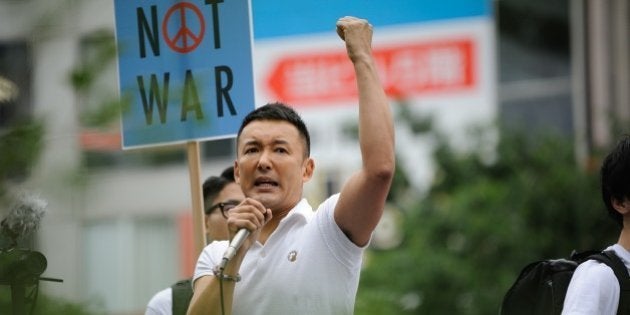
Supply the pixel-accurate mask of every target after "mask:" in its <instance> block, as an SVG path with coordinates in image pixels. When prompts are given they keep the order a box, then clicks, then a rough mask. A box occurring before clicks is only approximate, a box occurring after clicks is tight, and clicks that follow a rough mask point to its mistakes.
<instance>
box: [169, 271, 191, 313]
mask: <svg viewBox="0 0 630 315" xmlns="http://www.w3.org/2000/svg"><path fill="white" fill-rule="evenodd" d="M171 290H172V294H171V295H172V300H173V306H172V310H173V315H186V311H187V310H188V304H190V300H191V299H192V295H193V290H192V283H191V280H190V279H186V280H180V281H177V282H176V283H174V284H173V285H172V286H171Z"/></svg>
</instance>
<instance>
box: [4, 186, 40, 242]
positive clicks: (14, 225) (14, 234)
mask: <svg viewBox="0 0 630 315" xmlns="http://www.w3.org/2000/svg"><path fill="white" fill-rule="evenodd" d="M47 206H48V203H47V202H46V201H45V200H44V199H42V198H40V197H39V196H36V195H33V194H28V193H19V194H18V195H17V196H16V197H15V199H14V200H13V202H12V203H11V206H10V207H9V212H8V213H7V215H6V216H5V217H4V219H2V221H1V222H0V232H2V234H4V235H6V236H8V237H9V238H11V240H12V245H13V246H15V245H16V244H17V240H18V239H19V238H23V237H27V236H29V235H30V234H31V233H33V232H34V231H35V230H37V228H38V227H39V221H40V220H41V218H42V217H43V216H44V210H45V209H46V207H47Z"/></svg>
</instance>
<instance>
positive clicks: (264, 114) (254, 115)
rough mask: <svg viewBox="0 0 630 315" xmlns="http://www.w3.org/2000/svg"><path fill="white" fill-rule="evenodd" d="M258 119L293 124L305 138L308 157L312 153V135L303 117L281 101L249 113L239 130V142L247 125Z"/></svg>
mask: <svg viewBox="0 0 630 315" xmlns="http://www.w3.org/2000/svg"><path fill="white" fill-rule="evenodd" d="M256 120H281V121H286V122H288V123H290V124H292V125H293V126H295V128H297V130H298V132H299V133H300V136H301V137H302V138H303V140H304V148H305V150H304V153H305V154H306V156H307V157H308V156H310V155H311V136H310V135H309V134H308V129H306V125H305V124H304V121H302V118H301V117H300V115H298V113H297V112H295V110H293V109H292V108H291V107H289V106H287V105H286V104H283V103H280V102H275V103H268V104H266V105H264V106H262V107H259V108H257V109H255V110H253V111H252V112H251V113H249V114H247V116H245V118H244V119H243V122H242V123H241V128H240V129H239V130H238V136H237V137H236V140H237V143H238V139H239V138H240V137H241V132H243V129H244V128H245V126H247V125H248V124H249V123H251V122H252V121H256Z"/></svg>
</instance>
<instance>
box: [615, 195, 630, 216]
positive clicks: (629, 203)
mask: <svg viewBox="0 0 630 315" xmlns="http://www.w3.org/2000/svg"><path fill="white" fill-rule="evenodd" d="M612 206H613V208H615V210H617V212H619V213H621V214H622V215H626V214H627V213H630V200H628V198H626V197H624V198H623V200H619V199H615V198H612Z"/></svg>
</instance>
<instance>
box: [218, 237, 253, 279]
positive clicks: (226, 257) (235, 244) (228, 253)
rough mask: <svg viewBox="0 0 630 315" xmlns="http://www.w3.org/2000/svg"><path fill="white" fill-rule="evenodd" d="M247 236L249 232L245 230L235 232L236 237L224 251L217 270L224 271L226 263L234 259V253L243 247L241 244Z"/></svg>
mask: <svg viewBox="0 0 630 315" xmlns="http://www.w3.org/2000/svg"><path fill="white" fill-rule="evenodd" d="M248 236H249V230H247V229H240V230H238V231H237V232H236V235H234V238H233V239H232V241H230V245H229V246H228V248H227V249H226V250H225V254H223V259H221V263H220V264H219V270H221V271H223V270H224V269H225V266H226V265H227V263H228V261H230V260H231V259H232V258H234V255H236V251H237V250H238V249H239V248H241V245H243V242H244V241H245V239H247V237H248Z"/></svg>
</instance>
